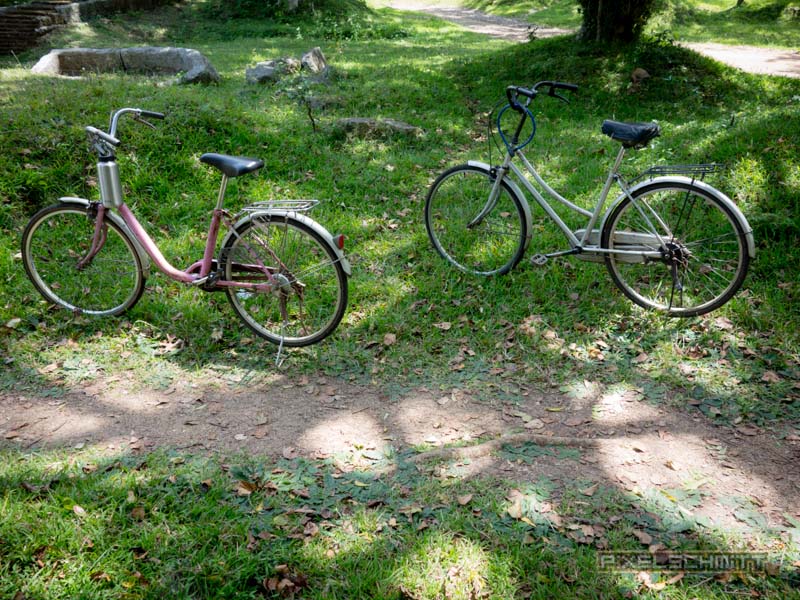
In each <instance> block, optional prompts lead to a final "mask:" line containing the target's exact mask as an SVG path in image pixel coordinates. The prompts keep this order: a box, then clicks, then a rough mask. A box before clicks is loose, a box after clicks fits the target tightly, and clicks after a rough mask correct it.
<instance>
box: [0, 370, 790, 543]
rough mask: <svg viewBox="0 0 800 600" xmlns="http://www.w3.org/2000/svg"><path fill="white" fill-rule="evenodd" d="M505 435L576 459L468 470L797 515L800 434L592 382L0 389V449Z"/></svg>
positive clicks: (237, 446) (385, 443) (704, 509)
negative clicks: (494, 386) (478, 390)
mask: <svg viewBox="0 0 800 600" xmlns="http://www.w3.org/2000/svg"><path fill="white" fill-rule="evenodd" d="M510 432H516V433H519V432H530V433H532V434H535V435H536V438H537V439H545V438H548V437H558V438H564V439H567V440H568V441H567V443H568V444H569V440H570V439H572V440H575V443H574V444H573V445H574V446H575V447H576V448H579V456H580V458H578V459H576V458H575V457H574V456H573V457H572V458H563V457H562V458H559V454H558V453H553V454H552V455H549V454H548V455H542V456H538V457H536V458H534V459H533V460H530V461H519V460H515V459H514V456H513V455H512V456H510V457H509V455H508V453H507V452H501V453H497V452H485V453H480V452H479V453H478V456H476V457H475V458H474V459H472V460H470V461H464V462H463V464H461V465H459V469H458V470H459V476H464V477H472V476H480V475H489V476H500V477H502V478H505V479H509V480H512V481H520V482H525V481H536V480H538V479H539V478H541V477H546V478H548V479H550V480H552V481H553V482H555V483H559V482H561V483H572V482H575V481H576V480H580V481H586V482H587V485H591V484H592V482H596V483H600V484H602V485H609V486H616V487H619V488H622V489H626V490H629V491H633V492H635V493H642V494H644V493H647V492H648V490H649V491H652V490H661V491H662V492H664V493H669V490H674V489H690V490H694V491H697V492H698V493H702V498H703V502H702V504H701V505H700V506H698V507H697V508H696V514H703V515H706V516H708V517H709V518H710V519H711V520H712V521H713V522H714V523H715V524H716V525H718V526H720V527H736V526H737V525H741V523H740V522H738V520H737V515H736V505H735V503H731V502H726V499H729V498H734V497H735V498H744V499H747V501H748V503H749V504H751V505H752V507H753V508H754V509H755V510H758V511H760V512H761V513H762V514H763V515H764V516H765V517H766V518H767V519H768V520H769V522H770V523H771V524H774V525H778V526H786V525H787V524H788V523H787V521H786V520H785V515H786V514H788V515H791V516H792V517H794V518H800V481H798V479H797V477H796V474H797V472H796V465H797V464H798V462H799V461H800V439H797V438H796V437H792V436H789V439H783V440H781V439H779V438H778V436H777V435H776V433H775V432H771V431H764V430H760V429H757V428H755V427H753V426H749V425H747V426H744V425H740V426H738V427H716V426H714V425H712V424H711V423H709V421H708V420H707V419H706V418H705V417H703V416H702V415H699V414H697V415H694V414H692V413H691V412H687V411H684V410H676V409H672V408H666V407H663V406H656V405H653V404H651V403H648V402H647V401H646V399H645V398H643V397H642V396H641V395H640V394H637V393H630V392H627V393H618V392H613V391H608V390H603V389H601V388H599V387H596V386H593V385H591V384H586V389H585V390H583V391H582V392H581V393H580V394H578V395H577V396H576V395H575V394H571V395H570V396H565V395H561V394H554V395H545V394H541V393H538V392H535V391H533V390H531V391H530V392H527V393H526V395H523V396H521V397H520V398H519V399H518V401H517V402H515V403H513V404H504V403H502V402H498V401H496V400H494V399H492V398H491V397H477V396H473V395H470V394H468V393H465V392H463V391H461V390H452V391H450V392H447V393H441V392H434V391H431V390H428V389H425V388H420V389H417V390H415V391H414V392H413V393H409V394H407V395H405V396H403V397H400V398H396V399H390V398H389V397H388V396H386V395H385V394H383V393H382V392H381V391H380V390H379V389H376V388H374V387H364V386H358V385H353V384H351V383H347V382H344V381H341V380H337V379H333V378H328V377H319V378H312V379H309V378H305V377H304V378H300V379H291V378H288V377H285V376H274V377H273V378H272V379H271V380H269V381H267V382H262V383H259V384H258V385H256V386H253V387H251V386H248V385H237V384H231V383H220V382H218V381H215V382H211V383H210V382H203V381H199V380H198V381H196V382H191V383H190V382H187V383H183V384H181V385H177V386H174V387H172V388H170V389H167V390H163V391H156V390H140V389H136V387H135V386H134V385H133V384H132V382H128V381H125V380H124V379H120V378H115V379H112V380H104V379H98V380H95V381H93V382H91V383H89V384H87V385H86V386H84V387H82V388H73V389H68V390H66V392H65V393H64V394H63V395H62V396H60V397H41V396H36V395H31V394H4V395H2V396H0V447H2V446H6V447H15V448H18V449H22V450H25V451H33V450H35V449H44V448H58V447H61V448H67V449H75V448H84V447H89V446H97V447H99V448H101V449H104V450H105V451H106V452H108V453H109V454H118V453H136V452H146V451H149V450H152V449H155V448H159V447H162V448H163V447H166V448H176V449H180V450H183V451H186V452H191V453H220V454H224V455H230V454H236V453H244V454H247V455H260V456H269V457H278V456H281V455H283V456H296V455H306V456H309V457H322V456H325V457H327V456H337V455H342V456H348V455H353V454H357V453H358V450H357V449H364V448H366V449H370V448H374V449H376V450H379V451H380V450H382V449H385V448H386V447H389V446H390V447H392V448H394V449H397V450H402V449H407V448H409V447H411V446H417V445H429V446H433V447H441V446H443V445H447V444H454V443H459V444H465V445H470V444H476V443H479V441H480V440H485V439H487V438H488V439H491V438H495V437H497V436H500V435H504V434H508V433H510Z"/></svg>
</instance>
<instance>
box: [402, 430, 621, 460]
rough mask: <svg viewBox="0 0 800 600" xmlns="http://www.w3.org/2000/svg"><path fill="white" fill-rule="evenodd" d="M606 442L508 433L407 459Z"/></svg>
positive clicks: (450, 457) (458, 456) (448, 458)
mask: <svg viewBox="0 0 800 600" xmlns="http://www.w3.org/2000/svg"><path fill="white" fill-rule="evenodd" d="M603 441H606V440H604V439H602V438H601V439H590V438H576V437H555V436H549V435H541V434H537V433H529V432H524V433H509V434H506V435H502V436H500V437H499V438H495V439H493V440H488V441H486V442H483V443H481V444H476V445H475V446H463V447H460V448H437V449H436V450H429V451H427V452H421V453H420V454H417V455H416V456H412V457H411V458H409V459H408V461H409V462H411V463H420V462H424V461H426V460H430V459H432V458H436V459H442V460H451V459H465V458H478V457H480V456H486V455H487V454H491V453H492V452H494V451H496V450H499V449H500V448H502V447H503V446H505V445H506V444H524V443H525V442H530V443H534V444H537V445H539V446H571V447H575V448H597V447H598V446H599V445H600V443H602V442H603Z"/></svg>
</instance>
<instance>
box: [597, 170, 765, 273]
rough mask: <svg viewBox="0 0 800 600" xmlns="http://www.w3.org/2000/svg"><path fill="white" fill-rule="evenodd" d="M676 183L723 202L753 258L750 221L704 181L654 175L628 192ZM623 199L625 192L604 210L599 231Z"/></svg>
mask: <svg viewBox="0 0 800 600" xmlns="http://www.w3.org/2000/svg"><path fill="white" fill-rule="evenodd" d="M674 183H678V184H681V185H692V186H694V187H696V188H698V189H700V190H702V191H704V192H705V193H706V194H708V195H709V196H713V197H714V198H716V199H717V200H719V201H720V202H721V203H722V204H724V205H725V206H726V207H727V208H728V209H730V211H731V213H733V216H734V218H735V219H736V220H737V221H739V224H740V225H741V226H742V229H743V230H744V232H745V233H744V235H745V238H746V239H747V253H748V254H749V255H750V258H755V256H756V242H755V238H754V237H753V228H752V227H750V223H748V222H747V217H745V216H744V213H743V212H742V211H741V210H740V209H739V207H738V206H736V204H735V203H734V202H733V200H731V199H730V198H728V196H727V195H725V194H723V193H722V192H720V191H719V190H718V189H717V188H715V187H713V186H711V185H709V184H707V183H705V182H704V181H698V180H697V179H691V178H689V177H683V176H679V175H674V176H668V177H654V178H653V179H648V180H646V181H641V182H639V183H637V184H636V185H635V186H633V187H632V188H631V189H630V190H629V192H630V194H631V195H632V196H633V195H635V193H636V192H638V191H639V190H642V189H645V188H647V187H649V186H653V185H660V184H674ZM624 199H625V194H620V195H619V196H618V197H617V199H616V200H614V202H613V203H612V204H611V205H610V206H609V208H608V210H607V211H606V213H605V215H604V216H603V224H602V225H601V227H600V231H602V230H603V228H604V227H605V225H606V220H607V219H608V217H609V215H610V214H611V213H612V212H613V210H614V208H616V206H617V205H618V204H619V203H620V202H622V201H623V200H624Z"/></svg>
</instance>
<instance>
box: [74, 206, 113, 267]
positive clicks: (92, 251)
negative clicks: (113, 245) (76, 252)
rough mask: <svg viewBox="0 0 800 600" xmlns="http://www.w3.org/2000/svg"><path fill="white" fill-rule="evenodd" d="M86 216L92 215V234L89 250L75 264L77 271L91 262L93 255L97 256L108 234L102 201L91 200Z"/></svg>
mask: <svg viewBox="0 0 800 600" xmlns="http://www.w3.org/2000/svg"><path fill="white" fill-rule="evenodd" d="M86 216H87V217H88V218H90V219H91V218H92V217H94V235H92V245H91V246H90V248H89V252H87V253H86V256H84V257H83V258H82V259H80V260H79V261H78V262H77V263H76V264H75V268H76V269H78V271H83V269H85V268H86V267H88V266H89V265H90V264H91V262H92V260H94V257H95V256H97V253H98V252H100V250H101V249H102V248H103V246H105V243H106V238H107V236H108V225H106V219H105V216H106V207H105V206H103V204H102V203H100V202H92V203H91V204H89V209H88V213H87V215H86Z"/></svg>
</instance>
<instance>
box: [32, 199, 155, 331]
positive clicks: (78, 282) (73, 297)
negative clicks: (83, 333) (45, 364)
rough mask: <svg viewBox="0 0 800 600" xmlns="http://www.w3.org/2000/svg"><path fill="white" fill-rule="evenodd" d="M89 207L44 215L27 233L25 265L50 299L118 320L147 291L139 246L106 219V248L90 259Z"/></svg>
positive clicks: (54, 209)
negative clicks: (88, 257) (145, 289)
mask: <svg viewBox="0 0 800 600" xmlns="http://www.w3.org/2000/svg"><path fill="white" fill-rule="evenodd" d="M96 218H97V217H96V216H93V214H92V211H90V210H89V208H88V207H85V206H81V205H78V204H69V203H60V204H56V205H53V206H50V207H48V208H45V209H42V210H40V211H39V212H38V213H36V214H35V215H34V216H33V217H32V218H31V220H30V221H29V222H28V225H27V227H25V231H24V232H23V233H22V262H23V265H24V266H25V271H26V272H27V274H28V277H29V278H30V280H31V282H32V283H33V285H34V287H35V288H36V289H37V290H38V291H39V293H40V294H41V295H42V296H44V297H45V299H46V300H48V301H49V302H52V303H53V304H57V305H59V306H61V307H63V308H66V309H68V310H71V311H73V312H74V313H77V314H87V315H95V316H110V315H118V314H120V313H122V312H124V311H126V310H127V309H129V308H131V307H132V306H133V305H134V304H136V302H137V301H138V300H139V298H140V297H141V295H142V292H143V291H144V281H145V274H144V271H143V270H142V263H141V260H140V258H139V254H138V253H137V252H136V249H135V246H134V245H133V242H132V241H131V239H130V238H129V237H128V235H127V234H126V233H125V232H124V231H122V230H121V229H120V228H119V227H118V226H117V225H116V224H115V223H114V222H113V221H111V220H109V219H105V227H106V237H105V243H104V244H103V245H102V247H101V248H100V249H99V251H98V252H97V254H95V256H94V257H93V258H90V259H89V260H85V259H86V257H87V256H88V255H89V251H90V249H91V246H92V240H93V237H94V230H95V220H96Z"/></svg>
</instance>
